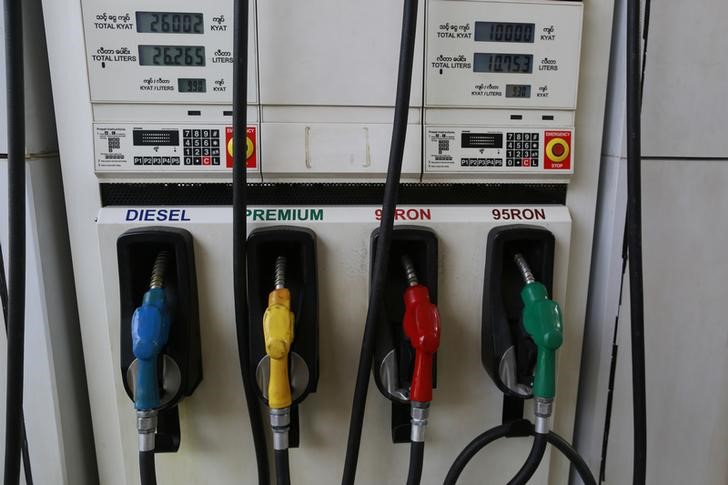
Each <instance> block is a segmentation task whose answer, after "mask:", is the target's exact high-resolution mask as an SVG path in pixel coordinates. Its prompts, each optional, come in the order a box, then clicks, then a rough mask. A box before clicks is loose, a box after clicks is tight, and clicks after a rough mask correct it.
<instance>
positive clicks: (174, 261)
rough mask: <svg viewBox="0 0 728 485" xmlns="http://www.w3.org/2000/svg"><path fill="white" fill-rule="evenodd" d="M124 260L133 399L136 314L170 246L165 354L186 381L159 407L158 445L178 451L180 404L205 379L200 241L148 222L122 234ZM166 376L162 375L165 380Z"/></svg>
mask: <svg viewBox="0 0 728 485" xmlns="http://www.w3.org/2000/svg"><path fill="white" fill-rule="evenodd" d="M116 247H117V258H118V264H119V307H120V310H121V321H120V325H119V327H120V335H119V337H120V355H119V357H120V366H121V376H122V381H123V382H124V389H125V390H126V393H127V394H128V395H129V398H131V399H133V394H132V388H131V385H130V383H129V382H128V381H127V371H128V369H129V366H130V365H131V363H132V362H133V361H134V353H133V352H132V342H131V319H132V315H133V314H134V310H135V309H136V308H137V307H139V306H140V305H141V303H142V299H143V297H144V293H146V292H147V290H149V283H150V278H151V274H152V267H153V266H154V261H155V259H156V257H157V254H158V253H159V252H160V251H162V250H166V251H169V252H170V254H171V255H172V257H171V258H170V259H169V265H168V267H167V270H166V274H165V278H164V281H165V284H164V287H165V290H166V294H167V298H168V301H169V302H170V310H171V314H172V324H171V327H170V334H169V342H168V343H167V345H166V347H165V348H164V349H163V351H162V353H161V354H160V365H159V369H160V372H162V371H163V369H164V366H163V365H162V363H163V356H164V355H167V356H169V357H171V358H172V360H174V362H175V363H176V364H177V366H178V367H179V370H180V378H181V380H180V386H179V389H178V390H177V392H176V393H175V394H174V396H172V397H171V399H170V400H169V402H167V403H166V404H165V405H164V408H163V409H162V410H161V411H160V413H159V425H158V431H157V447H156V451H157V452H159V453H162V452H174V451H177V449H178V448H179V444H180V425H179V414H178V410H177V409H176V406H177V404H178V403H179V402H180V401H181V400H182V399H184V398H185V397H186V396H190V395H192V393H193V392H194V391H195V389H196V388H197V386H198V385H199V383H200V382H201V381H202V349H201V345H200V319H199V309H198V298H197V277H196V271H195V255H194V242H193V239H192V235H191V234H190V233H189V232H188V231H186V230H184V229H180V228H170V227H143V228H135V229H130V230H129V231H127V232H125V233H124V234H122V235H121V236H119V239H118V240H117V244H116ZM161 379H162V376H161V375H160V380H161Z"/></svg>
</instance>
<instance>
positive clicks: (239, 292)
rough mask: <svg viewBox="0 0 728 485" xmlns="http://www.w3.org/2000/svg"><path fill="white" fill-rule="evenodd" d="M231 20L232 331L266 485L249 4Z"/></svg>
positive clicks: (240, 4) (239, 4) (239, 3)
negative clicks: (249, 265) (251, 298)
mask: <svg viewBox="0 0 728 485" xmlns="http://www.w3.org/2000/svg"><path fill="white" fill-rule="evenodd" d="M234 5H235V6H234V11H233V16H234V17H235V20H234V27H233V31H234V33H233V292H234V296H233V299H234V300H235V329H236V331H237V337H238V355H239V358H240V373H241V374H242V378H243V389H244V391H245V401H246V404H247V407H248V416H249V418H250V428H251V431H252V435H253V446H254V447H255V459H256V463H257V468H258V483H259V485H269V483H270V474H269V470H268V450H267V447H266V442H265V431H264V429H263V417H262V414H261V411H260V403H259V402H258V395H257V391H256V387H255V386H256V385H255V379H254V376H253V370H252V368H251V365H250V328H249V327H250V321H249V316H248V301H247V300H248V296H247V291H248V289H247V271H246V264H245V243H246V240H247V232H248V229H247V219H246V217H247V216H246V212H247V199H248V196H247V192H248V174H247V166H246V156H245V154H246V151H247V150H246V140H247V131H248V130H247V124H248V121H247V107H248V24H249V18H248V17H249V0H235V2H234Z"/></svg>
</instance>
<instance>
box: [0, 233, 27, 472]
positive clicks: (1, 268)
mask: <svg viewBox="0 0 728 485" xmlns="http://www.w3.org/2000/svg"><path fill="white" fill-rule="evenodd" d="M0 306H1V307H2V315H3V320H4V321H5V335H6V336H7V332H8V285H7V281H6V280H5V264H4V262H3V248H2V244H0ZM22 419H23V422H22V426H21V430H20V432H21V434H22V438H21V446H22V457H23V472H24V475H25V483H26V484H27V485H33V471H32V469H31V467H30V451H29V450H28V433H27V432H26V431H25V415H23V418H22Z"/></svg>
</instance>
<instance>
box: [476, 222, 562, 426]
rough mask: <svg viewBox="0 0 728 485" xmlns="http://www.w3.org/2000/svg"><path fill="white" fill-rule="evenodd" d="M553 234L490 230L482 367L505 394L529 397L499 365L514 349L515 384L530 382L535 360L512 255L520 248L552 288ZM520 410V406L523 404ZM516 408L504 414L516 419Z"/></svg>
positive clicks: (517, 227)
mask: <svg viewBox="0 0 728 485" xmlns="http://www.w3.org/2000/svg"><path fill="white" fill-rule="evenodd" d="M554 245H555V240H554V236H553V234H551V232H550V231H548V230H547V229H544V228H541V227H538V226H528V225H520V224H519V225H509V226H501V227H498V228H495V229H493V230H491V231H490V233H489V234H488V242H487V248H486V260H485V261H486V262H485V278H484V288H483V313H482V318H483V327H482V333H481V338H482V342H481V358H482V362H483V367H485V370H486V371H487V372H488V374H489V375H490V377H491V378H492V379H493V382H495V384H496V386H498V388H499V389H500V390H501V391H502V392H503V393H504V394H505V396H506V397H507V398H508V399H505V400H504V407H509V404H508V403H509V402H513V399H528V398H530V397H531V395H530V394H528V395H525V396H524V395H522V394H519V393H518V392H516V391H515V390H513V389H511V388H509V387H508V385H507V384H506V383H505V382H504V381H503V379H502V378H501V365H502V364H503V362H504V361H505V356H506V354H507V353H508V352H509V349H511V348H513V350H512V351H511V352H514V354H513V355H514V356H515V362H516V373H515V374H516V375H515V384H517V385H525V386H528V387H530V385H531V381H532V377H533V370H534V366H535V364H536V347H535V345H534V343H533V341H532V340H531V338H530V337H529V336H528V334H527V333H526V332H525V330H524V329H523V324H522V321H521V313H522V310H523V303H522V302H521V296H520V295H521V290H522V289H523V287H524V285H525V283H524V281H523V277H522V276H521V274H520V272H519V271H518V268H517V266H516V263H515V262H514V260H513V258H514V256H515V254H516V253H518V252H520V253H521V254H523V256H524V257H525V258H526V261H527V262H528V264H529V266H530V267H531V271H532V272H533V275H534V277H535V278H536V280H537V281H539V282H541V283H543V284H544V286H545V287H546V289H547V290H548V292H549V294H551V292H552V284H553V271H554ZM521 413H522V408H521ZM517 414H518V410H516V409H511V410H508V409H504V410H503V418H504V420H506V419H510V420H512V419H515V418H517V417H519V416H516V415H517Z"/></svg>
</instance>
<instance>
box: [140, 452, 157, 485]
mask: <svg viewBox="0 0 728 485" xmlns="http://www.w3.org/2000/svg"><path fill="white" fill-rule="evenodd" d="M139 476H140V477H141V485H157V470H156V464H155V463H154V450H152V451H140V452H139Z"/></svg>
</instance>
